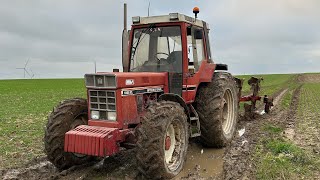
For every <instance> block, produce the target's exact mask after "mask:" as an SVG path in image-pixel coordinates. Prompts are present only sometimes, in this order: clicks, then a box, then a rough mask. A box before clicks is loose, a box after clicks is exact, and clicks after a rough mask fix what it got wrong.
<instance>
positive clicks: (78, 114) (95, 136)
mask: <svg viewBox="0 0 320 180" xmlns="http://www.w3.org/2000/svg"><path fill="white" fill-rule="evenodd" d="M125 9H126V6H125ZM198 12H199V9H198V8H195V9H194V13H195V15H197V13H198ZM125 13H126V10H125ZM125 19H126V18H125ZM132 19H133V25H132V27H131V31H129V32H128V31H127V30H126V26H125V29H124V33H123V72H119V70H114V72H109V73H107V72H105V73H96V74H86V75H85V85H86V87H87V99H81V98H76V99H69V100H65V101H62V102H61V103H60V104H59V105H58V106H56V107H55V108H54V110H53V112H52V113H51V114H50V115H49V118H48V124H47V126H46V130H45V137H44V142H45V152H46V154H47V157H48V159H49V160H50V161H51V162H52V163H53V164H54V165H55V166H56V167H57V168H59V169H66V168H68V167H71V166H73V165H78V164H83V163H85V162H88V161H90V160H91V159H92V158H93V157H97V156H98V157H107V156H112V155H115V154H117V153H118V152H119V151H120V149H122V148H121V147H125V148H136V158H137V168H138V170H139V171H140V172H141V174H143V175H144V176H145V177H146V178H152V179H153V178H173V177H175V176H176V175H177V174H178V173H179V172H180V171H181V170H182V168H183V166H184V163H185V160H186V154H187V149H188V141H189V138H194V137H200V139H201V141H202V142H203V144H204V145H205V146H208V147H224V146H226V145H227V144H228V143H230V141H231V140H232V138H233V136H234V133H235V130H236V124H237V119H238V108H239V106H238V105H239V97H240V91H241V90H240V89H241V83H239V82H240V81H239V80H236V79H235V78H234V77H233V76H232V75H231V74H230V73H228V72H226V71H227V65H223V64H215V63H214V62H213V60H212V56H211V50H210V44H209V27H208V24H207V23H206V22H204V21H202V20H199V19H197V16H195V18H192V17H189V16H186V15H182V14H178V13H171V14H169V15H164V16H154V17H133V18H132ZM125 22H126V20H125ZM125 24H126V23H125ZM237 82H238V83H237ZM251 99H253V98H251V97H248V98H247V99H246V100H251Z"/></svg>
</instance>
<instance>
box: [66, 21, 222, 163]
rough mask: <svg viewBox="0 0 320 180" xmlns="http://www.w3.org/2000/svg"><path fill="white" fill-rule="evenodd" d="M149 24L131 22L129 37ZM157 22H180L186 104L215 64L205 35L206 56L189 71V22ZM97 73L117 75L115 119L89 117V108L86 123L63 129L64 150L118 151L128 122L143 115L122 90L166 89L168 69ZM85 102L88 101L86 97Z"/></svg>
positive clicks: (107, 153) (137, 120) (98, 153)
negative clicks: (64, 133)
mask: <svg viewBox="0 0 320 180" xmlns="http://www.w3.org/2000/svg"><path fill="white" fill-rule="evenodd" d="M148 26H149V25H136V26H132V30H131V34H130V39H132V37H133V32H134V29H136V28H143V27H148ZM160 26H180V28H181V33H182V34H181V37H182V39H181V42H182V58H183V82H182V85H183V87H182V89H183V91H182V98H183V99H184V101H185V103H186V104H190V103H193V102H194V100H195V97H196V92H197V88H198V86H199V85H200V83H203V82H211V81H212V77H213V74H214V71H215V68H216V65H215V64H214V63H213V62H212V60H211V59H209V56H208V54H207V47H206V45H207V43H206V41H207V39H206V38H204V43H203V47H204V51H205V52H204V54H205V59H204V60H202V63H201V65H200V67H199V70H198V71H197V72H195V73H193V74H190V73H189V70H188V49H187V27H188V26H189V24H188V23H186V22H170V23H159V24H157V27H160ZM204 37H205V36H204ZM131 46H132V41H130V43H129V47H131ZM129 49H131V48H129ZM129 55H130V52H129ZM129 57H130V56H129ZM129 67H130V65H129ZM99 74H113V75H115V77H116V85H117V87H116V89H113V90H115V92H116V113H117V121H108V120H92V119H90V117H91V115H90V111H89V110H88V116H89V121H88V125H87V126H86V125H83V126H79V127H77V128H76V129H73V130H70V131H68V132H67V133H66V135H65V144H64V147H65V148H64V150H65V151H66V152H73V153H80V154H87V155H93V156H102V157H104V156H110V155H113V154H115V153H117V152H118V151H119V146H120V145H119V144H120V143H122V142H125V141H126V138H127V135H128V134H132V131H134V129H129V127H130V125H138V124H139V123H140V117H141V116H143V113H144V112H138V108H137V97H136V96H135V95H132V96H123V95H122V91H123V90H130V89H132V88H134V89H139V88H147V87H154V86H156V87H162V88H163V93H169V82H168V72H113V73H99ZM127 79H132V80H133V81H134V84H132V85H126V80H127ZM106 89H108V88H106ZM88 94H89V93H88ZM88 103H89V104H90V98H89V97H88Z"/></svg>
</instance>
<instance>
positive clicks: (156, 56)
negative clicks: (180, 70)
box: [154, 52, 169, 61]
mask: <svg viewBox="0 0 320 180" xmlns="http://www.w3.org/2000/svg"><path fill="white" fill-rule="evenodd" d="M158 54H164V55H167V56H168V57H169V54H168V53H164V52H158V53H156V54H155V55H154V57H155V58H156V59H157V60H158V61H160V59H159V58H158ZM168 57H167V58H168Z"/></svg>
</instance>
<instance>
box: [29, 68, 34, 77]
mask: <svg viewBox="0 0 320 180" xmlns="http://www.w3.org/2000/svg"><path fill="white" fill-rule="evenodd" d="M30 71H31V73H32V75H31V79H33V77H34V72H33V71H32V69H30Z"/></svg>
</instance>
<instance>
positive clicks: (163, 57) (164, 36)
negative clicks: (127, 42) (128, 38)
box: [130, 26, 182, 73]
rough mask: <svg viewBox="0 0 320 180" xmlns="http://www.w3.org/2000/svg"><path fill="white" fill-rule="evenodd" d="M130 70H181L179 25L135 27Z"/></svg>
mask: <svg viewBox="0 0 320 180" xmlns="http://www.w3.org/2000/svg"><path fill="white" fill-rule="evenodd" d="M130 71H131V72H176V73H181V72H182V46H181V31H180V27H179V26H170V27H155V26H150V27H147V28H141V29H135V30H134V32H133V41H132V46H131V55H130Z"/></svg>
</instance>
